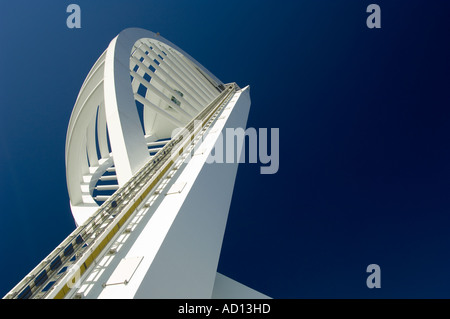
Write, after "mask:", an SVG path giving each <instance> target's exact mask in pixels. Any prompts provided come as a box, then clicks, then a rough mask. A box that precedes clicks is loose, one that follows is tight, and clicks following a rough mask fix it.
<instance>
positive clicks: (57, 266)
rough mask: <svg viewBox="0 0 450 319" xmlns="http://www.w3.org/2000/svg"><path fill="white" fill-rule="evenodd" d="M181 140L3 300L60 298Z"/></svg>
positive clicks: (222, 97) (204, 116)
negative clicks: (50, 296)
mask: <svg viewBox="0 0 450 319" xmlns="http://www.w3.org/2000/svg"><path fill="white" fill-rule="evenodd" d="M238 89H239V87H238V86H237V84H236V83H231V84H227V85H226V87H225V89H224V90H222V92H221V93H220V94H219V95H218V96H217V97H216V98H215V99H214V100H213V101H211V102H210V103H209V105H208V106H207V107H205V108H204V109H203V110H202V111H201V112H200V113H199V114H198V115H197V116H196V117H195V118H193V119H192V120H191V121H190V122H189V123H188V124H187V125H186V126H185V130H187V131H189V132H190V133H194V134H196V132H194V130H195V128H196V127H195V124H196V121H202V127H203V126H204V125H205V124H206V123H207V122H208V121H209V120H210V119H211V117H212V116H213V115H214V114H216V115H217V114H218V113H219V111H220V110H221V109H222V108H223V106H225V105H226V104H227V102H228V101H229V100H230V99H231V97H232V95H233V93H234V92H235V91H236V90H238ZM182 141H183V136H182V132H179V133H178V134H177V135H176V136H175V137H174V138H172V140H171V141H170V142H168V143H167V144H166V145H165V146H164V147H163V148H162V149H161V150H160V151H158V153H157V154H156V155H155V156H154V157H153V158H151V159H150V160H149V162H147V163H146V164H145V165H144V166H143V167H142V168H141V169H140V170H139V171H138V172H137V173H136V174H135V175H134V176H133V177H132V178H131V179H130V180H129V181H128V182H127V183H126V184H125V185H123V186H122V187H120V188H119V189H118V190H117V191H116V192H115V193H114V194H113V195H111V197H110V198H109V199H107V200H106V201H105V202H104V203H103V204H102V205H101V206H100V208H99V209H98V210H97V212H95V213H94V214H93V215H92V216H91V217H90V218H88V219H87V220H86V221H85V222H84V223H83V224H82V225H81V226H79V227H78V228H76V229H75V230H74V231H73V232H72V233H71V234H70V235H69V236H68V237H67V238H66V239H65V240H64V241H63V242H62V243H61V244H60V245H58V247H57V248H56V249H55V250H53V251H52V252H51V253H50V254H49V255H48V256H47V257H46V258H45V259H44V260H43V261H42V262H41V263H39V264H38V265H37V266H36V267H35V268H34V269H33V270H32V271H31V272H30V273H29V274H28V275H27V276H26V277H25V278H24V279H22V280H21V281H20V282H19V283H18V284H17V285H16V286H15V287H14V288H13V289H12V290H11V291H10V292H9V293H8V294H7V295H6V296H5V297H4V298H6V299H26V298H45V297H46V296H48V295H49V294H50V293H51V294H52V295H53V296H54V297H56V298H63V297H64V296H65V295H66V294H67V292H68V291H69V290H70V289H71V286H72V284H74V282H73V281H74V280H77V279H79V278H80V276H81V275H82V274H83V273H84V272H85V271H86V269H87V268H88V267H89V266H90V265H91V264H92V263H93V262H94V260H95V259H96V258H97V257H98V256H99V255H100V254H101V252H102V251H103V249H104V248H105V246H106V245H107V244H108V243H109V242H110V240H111V239H112V237H113V236H114V235H115V234H116V233H117V231H118V230H119V229H121V226H123V225H124V224H125V222H126V221H127V220H128V219H129V217H130V216H131V214H132V213H133V212H134V211H135V209H136V208H137V206H138V205H139V204H140V203H141V202H142V200H143V199H144V198H145V197H146V196H147V195H148V194H149V193H150V191H152V190H153V189H154V188H155V186H156V185H157V184H158V182H159V180H160V179H161V178H162V177H163V176H164V174H165V173H166V172H167V171H168V169H169V168H170V167H171V166H172V164H173V163H174V160H175V158H174V157H173V156H171V155H173V154H174V150H175V151H177V152H175V154H176V157H178V156H180V155H181V154H182V153H183V150H186V145H179V144H180V142H182ZM188 142H189V143H190V142H191V140H189V141H188ZM146 185H148V186H146ZM74 267H75V268H77V269H75V272H77V274H76V273H75V272H74V271H73V270H74V269H73V268H74ZM56 290H58V291H56Z"/></svg>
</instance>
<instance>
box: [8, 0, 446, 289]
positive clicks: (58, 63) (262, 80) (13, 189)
mask: <svg viewBox="0 0 450 319" xmlns="http://www.w3.org/2000/svg"><path fill="white" fill-rule="evenodd" d="M70 3H77V4H79V5H80V7H81V14H82V21H81V24H82V28H81V29H68V28H67V27H66V17H67V15H68V14H67V13H66V7H67V5H68V4H70ZM370 3H377V4H379V5H380V6H381V11H382V16H381V21H382V28H381V29H377V30H375V29H368V28H367V27H366V23H365V21H366V18H367V16H368V14H367V13H366V7H367V5H368V4H370ZM136 8H138V9H136ZM449 9H450V4H449V3H448V2H447V1H438V0H435V1H425V0H423V1H412V0H409V1H379V0H373V1H353V0H348V1H336V0H328V1H325V0H324V1H315V0H307V1H306V0H305V1H242V0H241V1H237V0H229V1H226V2H222V3H221V5H220V6H219V2H217V1H199V0H197V1H192V0H191V1H172V0H164V1H143V0H142V1H135V0H128V1H87V0H84V1H72V2H70V1H2V2H1V3H0V43H1V47H0V108H1V109H0V110H1V113H0V114H1V115H0V168H1V169H0V202H1V206H0V207H1V208H0V214H1V217H0V237H1V238H0V256H1V263H0V294H1V295H2V296H3V295H4V294H6V293H7V292H8V291H9V290H10V289H11V288H12V287H13V286H14V285H15V284H16V283H17V282H18V281H19V280H21V279H22V278H23V277H24V276H25V275H26V274H27V273H28V272H29V271H30V270H31V269H32V268H33V267H34V266H35V265H37V264H38V263H39V262H40V261H41V260H42V259H43V258H44V257H45V256H46V255H47V254H48V253H50V252H51V251H52V250H53V249H54V248H55V247H56V246H57V245H58V244H59V243H60V242H61V241H62V240H63V239H64V238H65V237H66V236H67V235H68V234H69V233H70V232H71V231H72V230H73V228H74V222H73V219H72V216H71V213H70V208H69V199H68V195H67V188H66V182H65V167H64V144H65V135H66V129H67V125H68V121H69V117H70V113H71V110H72V107H73V104H74V102H75V99H76V96H77V94H78V91H79V89H80V87H81V84H82V82H83V80H84V78H85V77H86V75H87V73H88V72H89V70H90V68H91V66H92V65H93V64H94V62H95V61H96V60H97V58H98V57H99V56H100V54H101V53H102V52H103V51H104V50H105V48H106V47H107V46H108V44H109V42H110V41H111V40H112V39H113V38H114V37H115V36H116V35H117V34H118V33H119V32H120V31H121V30H122V29H124V28H127V27H141V28H145V29H148V30H151V31H154V32H160V33H161V35H162V36H164V37H165V38H167V39H168V40H170V41H172V42H173V43H175V44H177V45H178V46H179V47H181V48H182V49H183V50H185V51H186V52H188V53H189V54H190V55H192V56H193V57H194V58H196V59H197V60H198V61H199V62H200V63H202V64H203V65H204V66H205V67H206V68H208V69H209V70H210V71H211V72H212V73H214V74H215V75H216V76H217V77H218V78H220V79H221V80H222V81H224V82H232V81H235V82H237V83H238V84H239V85H241V86H245V85H247V84H250V85H251V98H252V107H251V110H250V116H249V120H248V126H250V127H255V128H265V127H266V128H272V127H273V128H279V129H280V170H279V171H278V173H277V174H275V175H259V165H255V164H241V165H240V167H239V171H238V176H237V180H236V186H235V190H234V195H233V201H232V206H231V211H230V215H229V219H228V221H229V222H228V226H227V230H226V235H225V238H224V244H223V250H222V255H221V261H220V265H219V271H220V272H222V273H223V274H225V275H228V276H230V277H231V278H234V279H236V280H238V281H240V282H242V283H244V284H247V285H249V286H250V287H253V288H255V289H257V290H259V291H261V292H263V293H266V294H268V295H270V296H272V297H274V298H448V297H450V288H449V287H450V271H449V269H450V213H449V211H450V196H449V194H450V130H449V129H450V108H449V106H450V95H449V94H448V92H449V84H450V78H449V77H450V76H449V74H450V59H449V56H450V45H449V40H448V39H449V31H450V22H449V19H448V17H449V12H450V11H449ZM372 263H376V264H378V265H380V267H381V285H382V287H381V289H372V290H371V289H368V288H367V287H366V278H367V276H368V274H367V273H366V267H367V265H369V264H372Z"/></svg>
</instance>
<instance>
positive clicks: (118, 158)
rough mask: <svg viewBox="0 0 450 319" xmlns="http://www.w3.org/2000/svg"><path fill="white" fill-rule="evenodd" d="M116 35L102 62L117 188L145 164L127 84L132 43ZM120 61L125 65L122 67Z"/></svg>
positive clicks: (106, 111) (137, 117)
mask: <svg viewBox="0 0 450 319" xmlns="http://www.w3.org/2000/svg"><path fill="white" fill-rule="evenodd" d="M122 37H124V35H123V34H119V35H118V36H117V37H116V38H115V39H114V40H113V41H111V44H110V45H109V47H108V50H107V53H106V59H105V91H104V101H105V105H107V106H108V107H107V108H105V113H106V121H107V123H108V133H109V138H110V143H111V149H112V152H113V156H114V163H115V166H116V172H117V178H118V181H119V185H123V184H125V183H126V181H128V180H129V179H130V178H131V177H132V176H133V175H134V173H135V172H136V171H137V170H138V169H139V168H141V167H142V165H144V164H145V162H146V161H147V160H148V157H149V155H148V151H147V144H146V142H145V138H144V135H143V132H142V128H141V123H140V120H139V115H138V113H137V109H136V103H135V100H134V96H133V92H132V89H131V81H130V68H129V62H128V61H129V59H130V50H131V48H132V47H133V45H134V39H131V40H130V39H128V38H125V37H124V39H122ZM123 61H127V63H126V64H125V65H124V64H123Z"/></svg>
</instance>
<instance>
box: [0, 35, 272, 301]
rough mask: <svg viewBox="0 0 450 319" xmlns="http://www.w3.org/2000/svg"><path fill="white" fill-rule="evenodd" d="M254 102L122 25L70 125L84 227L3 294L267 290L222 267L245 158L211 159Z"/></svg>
mask: <svg viewBox="0 0 450 319" xmlns="http://www.w3.org/2000/svg"><path fill="white" fill-rule="evenodd" d="M249 108H250V95H249V87H245V88H243V89H241V88H239V87H238V86H237V85H236V84H235V83H232V84H224V83H222V82H221V81H220V80H219V79H217V78H216V77H215V76H214V75H212V74H211V73H210V72H209V71H208V70H206V69H205V68H204V67H203V66H201V65H200V64H199V63H198V62H197V61H195V60H194V59H193V58H192V57H190V56H189V55H188V54H187V53H186V52H184V51H183V50H181V49H180V48H178V47H177V46H176V45H174V44H172V43H170V42H169V41H167V40H166V39H164V38H163V37H161V36H160V35H159V34H155V33H153V32H150V31H146V30H142V29H135V28H133V29H126V30H124V31H122V32H121V33H120V34H119V35H118V36H117V37H116V38H114V39H113V40H112V41H111V43H110V45H109V47H108V48H107V49H106V50H105V52H104V53H103V54H102V55H101V56H100V58H99V59H98V60H97V62H96V63H95V64H94V66H93V67H92V69H91V71H90V72H89V74H88V76H87V77H86V80H85V81H84V83H83V85H82V88H81V90H80V92H79V94H78V98H77V100H76V103H75V106H74V108H73V112H72V115H71V118H70V123H69V127H68V131H67V139H66V175H67V187H68V191H69V197H70V205H71V209H72V213H73V216H74V219H75V222H76V224H77V226H78V227H77V228H76V229H75V230H74V231H73V233H72V234H70V235H69V236H68V237H67V238H66V239H65V240H64V241H63V242H62V243H61V244H60V245H59V246H58V247H57V248H56V249H55V250H54V251H52V252H51V253H50V254H49V255H48V256H47V258H45V259H44V260H43V261H42V262H41V263H40V264H39V265H38V266H36V268H35V269H33V270H32V271H31V272H30V273H29V275H28V276H26V277H25V278H24V279H23V280H22V281H21V282H19V284H17V285H16V287H14V288H13V289H12V290H11V291H10V292H9V293H8V294H7V295H6V296H5V297H6V298H267V296H265V295H263V294H261V293H259V292H256V291H254V290H252V289H250V288H248V287H246V286H244V285H242V284H240V283H237V282H236V281H234V280H232V279H230V278H228V277H226V276H223V275H221V274H218V273H217V265H218V261H219V256H220V249H221V245H222V239H223V235H224V231H225V226H226V221H227V216H228V210H229V207H230V202H231V197H232V192H233V187H234V181H235V177H236V173H237V167H238V157H236V160H235V161H234V162H233V163H217V162H213V163H211V162H212V161H211V158H212V157H211V152H212V151H213V152H214V151H215V152H218V151H220V149H221V148H222V146H223V145H222V136H223V135H224V134H222V132H223V133H224V132H225V130H226V129H227V128H238V127H239V128H245V126H246V122H247V117H248V112H249ZM240 147H242V144H240ZM233 151H236V154H239V152H240V151H241V150H240V149H234V150H233ZM237 156H238V155H237Z"/></svg>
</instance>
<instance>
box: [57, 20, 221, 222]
mask: <svg viewBox="0 0 450 319" xmlns="http://www.w3.org/2000/svg"><path fill="white" fill-rule="evenodd" d="M221 85H223V83H222V82H221V81H220V80H219V79H217V78H216V77H215V76H214V75H212V74H211V73H210V72H209V71H208V70H207V69H206V68H204V67H203V66H202V65H201V64H200V63H198V62H197V61H196V60H195V59H193V58H192V57H191V56H190V55H188V54H187V53H186V52H184V51H183V50H181V49H180V48H179V47H177V46H176V45H174V44H173V43H171V42H170V41H168V40H166V39H164V38H163V37H161V36H160V35H159V34H156V33H153V32H151V31H147V30H144V29H139V28H130V29H125V30H123V31H122V32H121V33H119V35H117V36H116V37H115V38H114V39H113V40H112V41H111V42H110V44H109V46H108V48H107V49H106V50H105V51H104V52H103V54H102V55H101V56H100V57H99V59H98V60H97V61H96V63H95V64H94V66H93V67H92V69H91V70H90V72H89V74H88V76H87V77H86V79H85V81H84V83H83V85H82V87H81V89H80V92H79V94H78V97H77V100H76V102H75V105H74V108H73V111H72V114H71V118H70V122H69V126H68V130H67V137H66V178H67V187H68V192H69V197H70V204H71V209H72V213H73V215H74V217H75V220H76V222H77V224H80V223H82V222H83V221H84V220H85V219H86V218H88V217H89V216H90V214H92V213H93V212H94V211H95V210H96V209H97V208H98V206H99V204H101V202H102V198H104V197H105V196H107V195H105V196H97V197H96V196H94V192H96V190H105V189H107V190H115V189H117V188H118V187H119V186H121V185H123V184H125V183H126V182H127V181H128V180H129V179H130V178H131V177H132V176H133V174H135V173H136V171H138V170H139V168H141V167H142V166H143V165H144V164H145V163H146V162H147V161H148V160H149V158H150V157H151V156H152V154H154V153H155V152H156V151H157V150H158V147H160V146H161V142H159V140H161V139H167V138H170V135H171V132H172V131H173V129H175V128H176V127H179V126H184V125H186V124H187V123H188V122H189V121H190V119H192V118H193V117H194V116H195V115H196V114H198V112H199V111H201V110H202V109H203V108H204V107H206V106H207V105H208V103H209V102H211V101H212V100H213V99H214V98H215V97H216V96H217V95H218V94H219V92H220V91H221V89H220V88H219V87H220V86H221ZM138 107H141V108H142V109H141V110H140V111H138ZM102 181H108V182H109V184H107V185H99V182H102Z"/></svg>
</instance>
